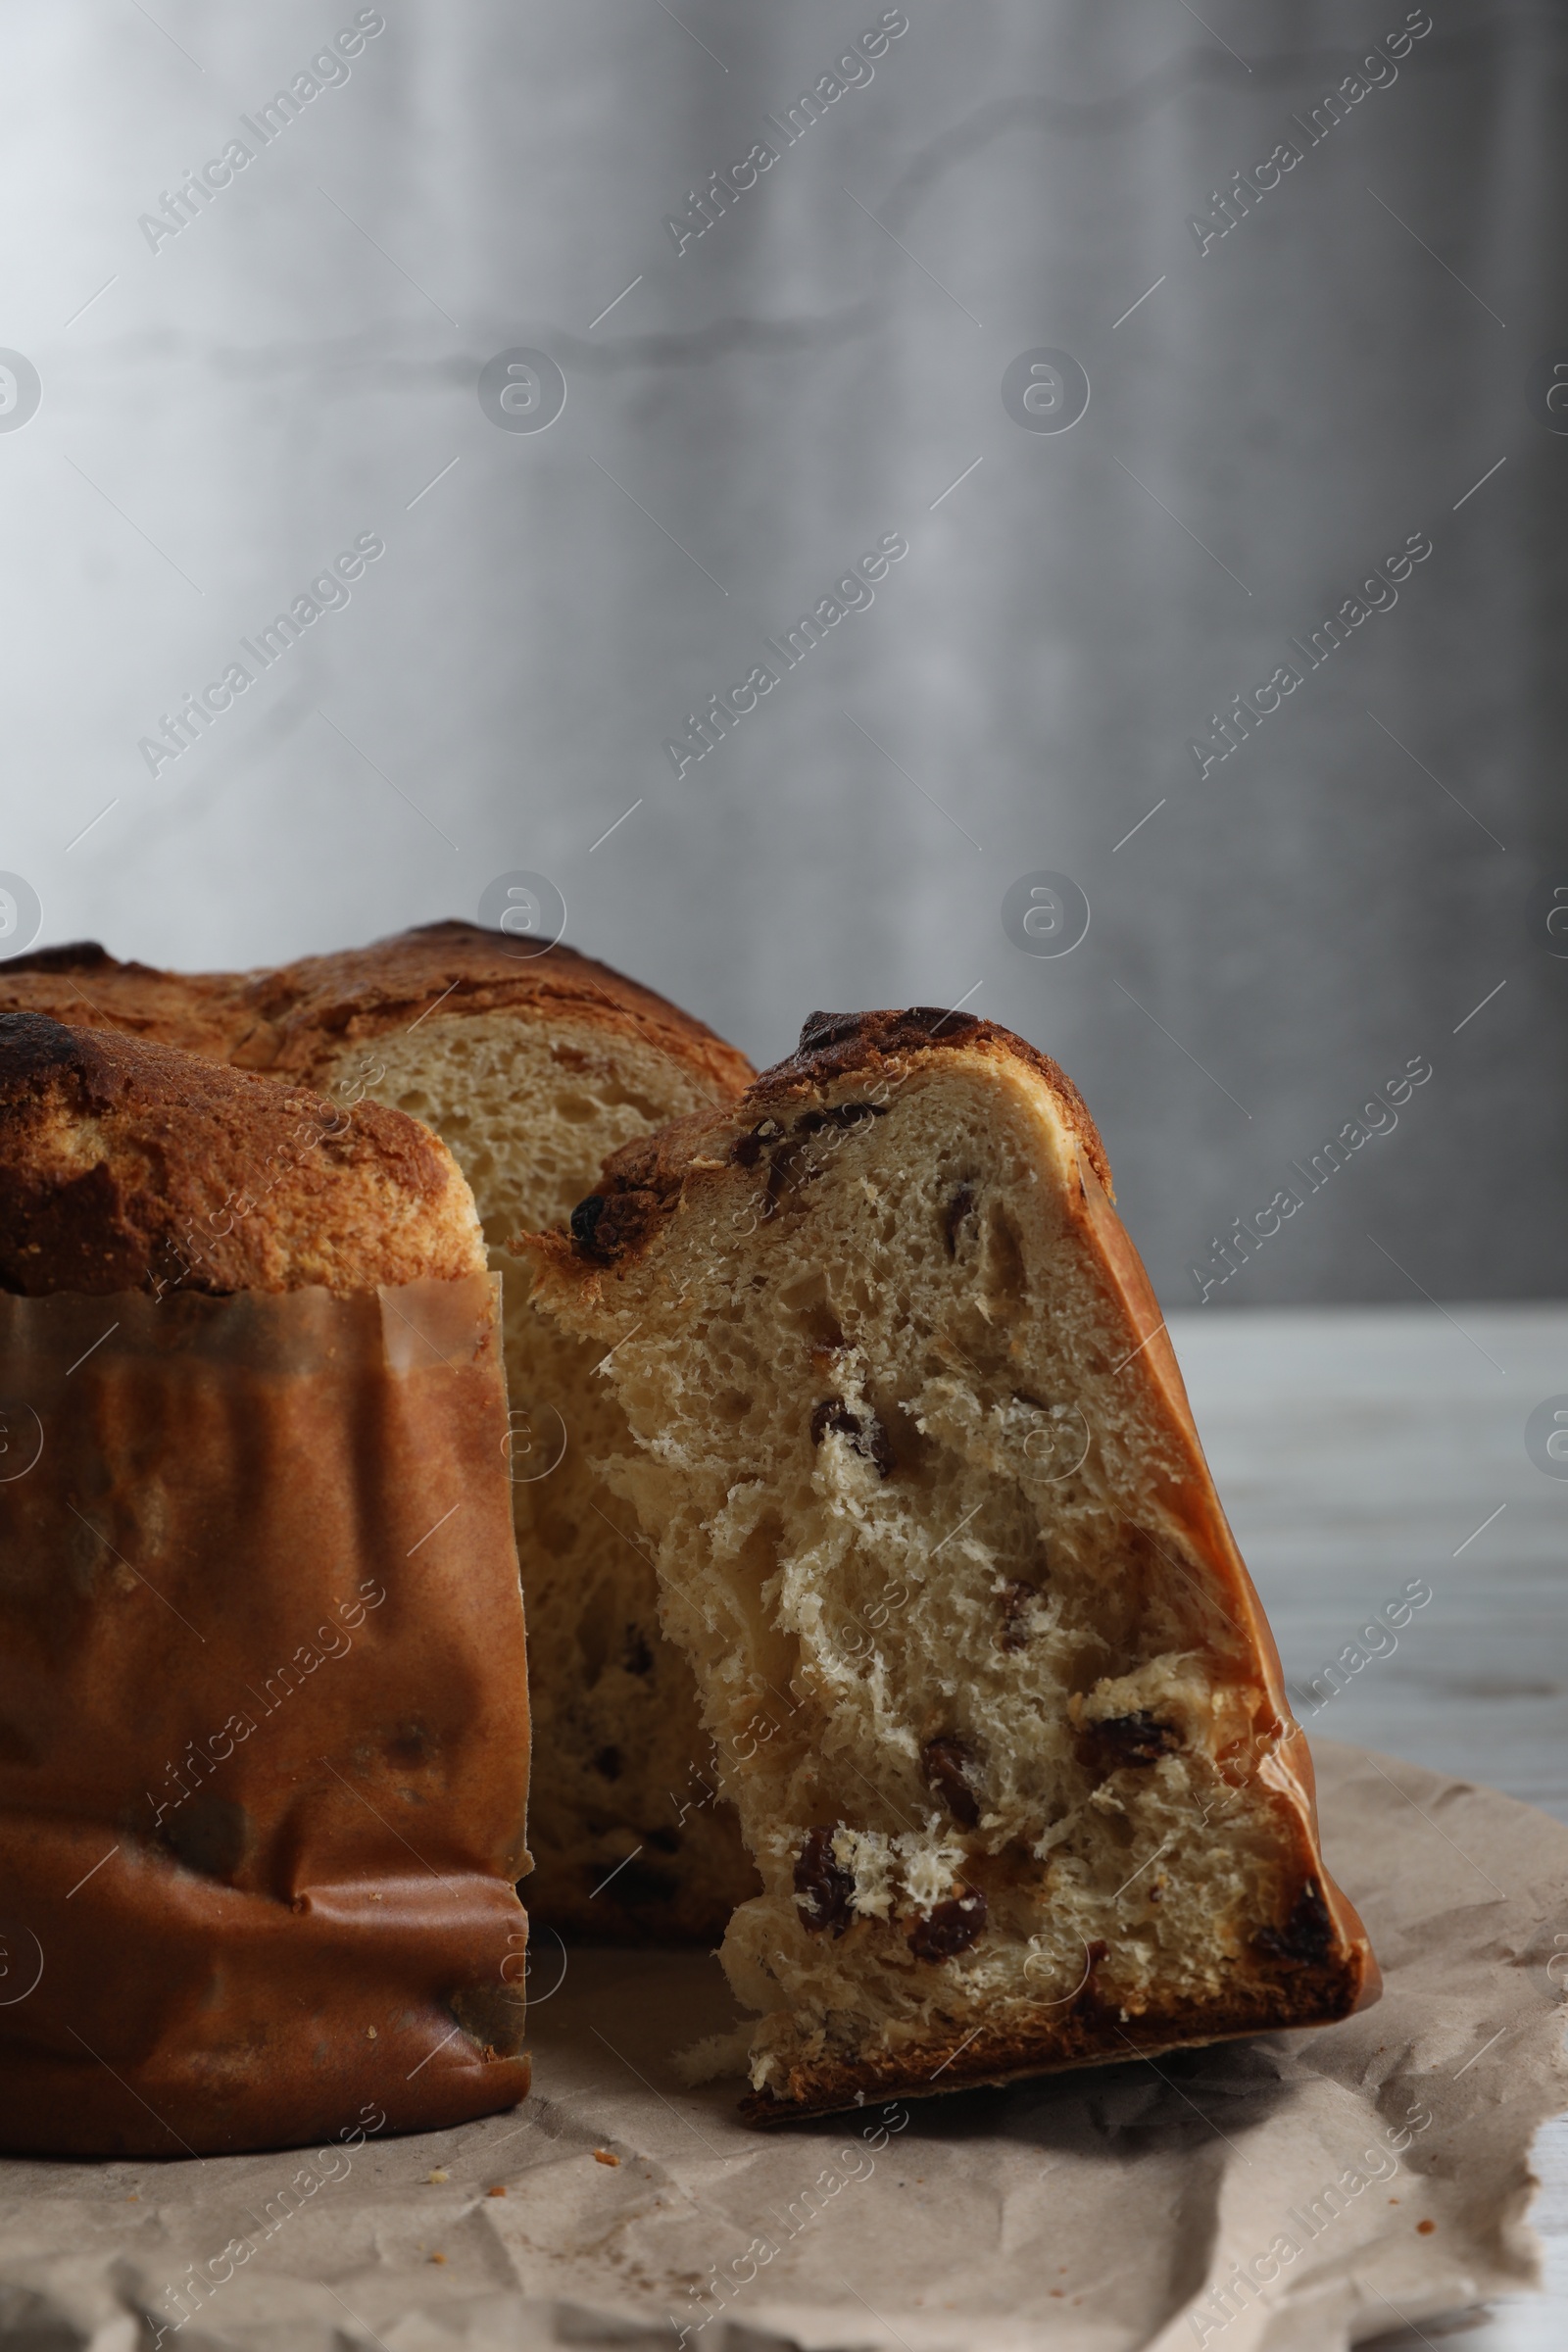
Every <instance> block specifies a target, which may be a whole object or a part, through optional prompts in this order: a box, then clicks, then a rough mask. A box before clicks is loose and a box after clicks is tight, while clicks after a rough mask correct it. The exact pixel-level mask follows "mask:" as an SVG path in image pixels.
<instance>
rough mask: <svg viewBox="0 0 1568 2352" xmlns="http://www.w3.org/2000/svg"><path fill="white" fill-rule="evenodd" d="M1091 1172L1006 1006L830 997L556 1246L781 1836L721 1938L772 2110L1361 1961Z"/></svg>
mask: <svg viewBox="0 0 1568 2352" xmlns="http://www.w3.org/2000/svg"><path fill="white" fill-rule="evenodd" d="M949 1024H951V1025H952V1034H950V1035H938V1034H934V1029H935V1027H936V1026H937V1025H940V1026H941V1027H943V1028H946V1027H947V1026H948V1025H949ZM1106 1183H1108V1170H1107V1169H1106V1168H1105V1166H1104V1160H1103V1150H1102V1148H1101V1146H1100V1141H1099V1138H1098V1136H1097V1135H1096V1134H1095V1132H1094V1129H1093V1126H1092V1123H1091V1122H1090V1121H1089V1118H1088V1113H1087V1112H1086V1111H1085V1110H1084V1108H1083V1105H1082V1103H1081V1102H1080V1101H1079V1099H1078V1097H1077V1095H1076V1093H1075V1092H1074V1090H1072V1089H1071V1088H1070V1086H1069V1085H1068V1083H1067V1082H1066V1080H1065V1079H1064V1078H1062V1077H1061V1075H1060V1073H1059V1072H1056V1071H1055V1070H1054V1065H1051V1064H1049V1063H1047V1062H1046V1061H1045V1060H1044V1059H1043V1058H1042V1057H1041V1056H1040V1055H1038V1054H1034V1053H1033V1052H1032V1050H1031V1049H1028V1048H1026V1047H1024V1046H1022V1045H1021V1044H1020V1043H1019V1041H1016V1040H1013V1039H1011V1038H1009V1037H1008V1036H1007V1034H1006V1033H1005V1032H1003V1031H999V1030H996V1029H994V1028H992V1027H991V1026H990V1025H989V1024H985V1023H976V1022H974V1021H972V1020H969V1019H967V1018H966V1017H965V1016H958V1015H941V1016H939V1015H936V1014H931V1015H926V1014H923V1013H917V1014H909V1015H894V1014H886V1015H867V1016H848V1017H847V1018H846V1019H844V1020H843V1021H839V1022H836V1023H835V1022H834V1021H832V1020H830V1019H829V1018H828V1016H813V1021H812V1022H811V1023H809V1024H808V1028H807V1032H806V1034H805V1037H804V1039H803V1052H802V1053H801V1054H798V1055H797V1056H796V1057H795V1059H794V1060H792V1061H791V1062H787V1063H785V1064H782V1065H781V1066H780V1068H779V1069H778V1070H776V1071H772V1072H769V1073H767V1074H766V1075H764V1076H763V1077H762V1078H761V1079H760V1080H759V1082H758V1084H757V1085H756V1087H754V1088H753V1089H752V1090H751V1092H750V1093H749V1094H748V1095H747V1096H746V1097H745V1098H744V1099H743V1100H742V1102H741V1103H739V1104H737V1105H735V1106H734V1107H733V1108H732V1109H729V1110H726V1111H721V1112H715V1113H710V1114H709V1115H707V1116H706V1117H700V1118H695V1119H690V1120H688V1121H686V1122H685V1124H684V1126H683V1127H682V1128H680V1129H678V1130H675V1131H671V1132H666V1134H664V1135H663V1136H661V1137H659V1138H656V1139H654V1140H653V1141H652V1142H650V1143H644V1144H641V1145H633V1146H631V1147H630V1148H628V1149H627V1150H626V1151H624V1152H622V1153H621V1154H620V1155H619V1158H618V1159H617V1160H615V1161H613V1162H612V1163H611V1164H610V1165H609V1166H608V1167H607V1169H606V1171H605V1176H604V1179H603V1181H602V1183H601V1187H600V1190H599V1192H598V1194H597V1195H596V1196H594V1197H593V1198H591V1199H590V1200H589V1201H585V1202H584V1203H582V1204H580V1205H579V1208H578V1211H577V1213H576V1215H575V1217H574V1219H573V1233H574V1235H575V1237H576V1238H575V1239H574V1240H573V1241H572V1242H571V1243H569V1244H568V1243H567V1242H566V1241H565V1240H564V1238H560V1239H556V1240H554V1241H550V1240H546V1241H543V1242H540V1243H536V1244H534V1245H532V1247H531V1251H530V1254H531V1256H532V1258H533V1261H534V1263H535V1264H536V1266H537V1267H538V1269H539V1278H538V1296H539V1300H540V1303H541V1305H542V1306H544V1307H545V1308H546V1309H547V1310H548V1311H549V1312H550V1313H551V1314H552V1315H553V1316H554V1317H555V1318H556V1319H557V1320H558V1322H559V1323H560V1324H561V1326H562V1328H563V1329H564V1330H565V1331H568V1332H570V1333H573V1334H575V1335H579V1336H581V1337H582V1338H583V1339H585V1340H586V1341H587V1342H588V1344H589V1346H590V1347H591V1348H597V1349H599V1350H600V1351H601V1353H602V1357H603V1373H602V1377H603V1380H604V1384H605V1386H606V1387H607V1388H609V1389H611V1390H613V1393H614V1395H615V1396H616V1397H617V1398H618V1401H619V1406H620V1408H621V1411H622V1413H623V1414H624V1418H625V1421H626V1423H627V1425H628V1426H629V1430H630V1434H631V1437H632V1440H633V1444H632V1446H630V1447H629V1448H627V1449H626V1450H625V1451H623V1452H622V1453H621V1454H620V1455H619V1456H618V1458H617V1459H616V1460H615V1461H614V1462H613V1466H612V1468H611V1472H610V1475H611V1477H612V1480H613V1484H614V1486H615V1488H616V1490H617V1492H618V1493H619V1495H622V1496H623V1497H624V1498H625V1501H626V1502H627V1503H629V1504H631V1505H632V1506H634V1508H635V1510H636V1514H637V1518H638V1521H639V1523H640V1524H641V1526H642V1528H643V1529H644V1530H645V1531H646V1532H647V1534H648V1536H649V1537H650V1538H651V1539H652V1541H653V1542H654V1543H655V1544H657V1546H658V1554H659V1561H660V1572H661V1587H662V1616H663V1624H664V1627H665V1630H666V1632H667V1633H668V1634H669V1635H670V1636H671V1638H672V1639H673V1641H674V1642H677V1643H678V1645H679V1646H680V1648H681V1649H682V1650H683V1651H684V1653H685V1654H686V1655H687V1656H688V1657H689V1658H690V1659H691V1660H692V1663H693V1666H694V1668H695V1673H696V1680H697V1684H698V1687H699V1690H700V1692H701V1697H702V1708H703V1718H704V1723H705V1726H706V1729H707V1732H708V1734H709V1737H710V1740H711V1757H712V1770H713V1776H714V1779H715V1782H716V1784H717V1786H718V1787H719V1788H720V1789H722V1790H723V1792H724V1793H725V1794H726V1795H727V1796H729V1797H730V1798H731V1799H732V1800H733V1802H734V1803H735V1805H736V1806H737V1808H738V1811H739V1816H740V1822H741V1827H742V1831H743V1834H744V1837H745V1839H746V1843H747V1846H748V1848H749V1850H750V1852H751V1855H752V1857H753V1860H754V1862H755V1865H756V1868H757V1870H758V1872H759V1874H760V1880H761V1891H760V1893H759V1894H757V1895H755V1896H753V1897H752V1898H751V1899H749V1900H748V1901H746V1902H744V1903H742V1904H741V1905H740V1907H739V1909H738V1910H737V1911H736V1913H735V1915H734V1917H733V1919H732V1920H731V1922H730V1925H729V1928H728V1932H727V1934H726V1936H725V1939H724V1944H723V1952H722V1957H723V1962H724V1966H725V1969H726V1972H727V1974H728V1977H729V1980H730V1983H731V1985H732V1986H733V1988H734V1990H735V1992H736V1993H737V1995H738V1996H739V1997H740V1999H741V2000H742V2001H743V2002H744V2003H745V2004H746V2005H747V2006H748V2007H749V2008H750V2009H751V2010H753V2011H754V2012H756V2013H757V2016H758V2020H759V2022H758V2025H757V2027H756V2031H755V2033H754V2035H753V2039H752V2045H751V2060H750V2067H751V2081H752V2084H753V2088H754V2098H753V2101H752V2112H753V2113H754V2114H755V2115H756V2116H757V2117H758V2118H759V2120H771V2119H772V2118H773V2117H774V2116H778V2115H783V2114H787V2113H799V2112H807V2111H810V2110H811V2109H813V2108H827V2107H831V2106H835V2105H842V2104H847V2103H849V2102H851V2101H852V2100H854V2099H855V2098H857V2097H859V2096H864V2095H867V2093H868V2092H869V2091H871V2090H873V2089H875V2090H879V2091H880V2090H886V2089H890V2088H893V2087H895V2086H896V2087H899V2088H900V2089H904V2090H913V2091H918V2090H922V2089H942V2088H946V2087H950V2086H952V2085H953V2084H954V2083H956V2082H962V2081H975V2080H996V2079H1002V2078H1005V2076H1008V2075H1010V2074H1015V2073H1022V2072H1030V2071H1035V2070H1037V2069H1039V2068H1041V2067H1046V2066H1055V2065H1063V2064H1081V2063H1089V2062H1094V2061H1097V2060H1103V2058H1105V2057H1110V2056H1127V2055H1132V2054H1135V2053H1136V2052H1137V2051H1140V2050H1144V2049H1156V2048H1160V2047H1166V2046H1170V2045H1171V2044H1173V2043H1178V2042H1182V2041H1201V2040H1205V2039H1212V2038H1215V2037H1217V2036H1218V2035H1220V2034H1227V2033H1238V2032H1245V2031H1251V2030H1256V2029H1258V2028H1259V2027H1262V2026H1266V2025H1271V2024H1287V2023H1306V2022H1311V2021H1312V2020H1313V2019H1317V2018H1326V2017H1331V2016H1337V2015H1341V2014H1344V2013H1345V2012H1346V2011H1347V2010H1348V2008H1350V2007H1351V2006H1353V2005H1354V2003H1355V2001H1356V1999H1357V1998H1358V1997H1360V1996H1362V1995H1363V1993H1364V1990H1365V1987H1366V1985H1367V1982H1368V1979H1369V1970H1370V1957H1369V1955H1368V1954H1367V1952H1366V1948H1365V1944H1364V1939H1360V1931H1359V1926H1358V1923H1356V1922H1355V1921H1354V1918H1353V1914H1351V1913H1350V1912H1349V1911H1348V1906H1346V1905H1345V1904H1344V1901H1343V1898H1342V1897H1340V1896H1338V1894H1337V1893H1336V1892H1335V1890H1334V1889H1333V1888H1332V1887H1330V1886H1329V1884H1328V1882H1327V1881H1326V1880H1325V1879H1324V1878H1323V1875H1322V1868H1321V1860H1320V1857H1319V1855H1318V1851H1317V1845H1316V1835H1315V1825H1314V1821H1313V1817H1312V1811H1311V1802H1310V1794H1309V1784H1303V1779H1302V1774H1303V1772H1304V1770H1305V1767H1304V1766H1303V1765H1302V1763H1301V1762H1300V1761H1299V1754H1298V1755H1297V1757H1296V1760H1295V1761H1294V1763H1292V1762H1290V1761H1289V1759H1290V1757H1291V1755H1292V1752H1293V1751H1292V1747H1291V1742H1292V1741H1293V1740H1294V1741H1295V1742H1296V1747H1297V1749H1298V1750H1299V1735H1296V1734H1295V1727H1294V1726H1292V1725H1290V1723H1289V1721H1288V1717H1287V1713H1286V1709H1285V1704H1284V1697H1283V1691H1282V1690H1281V1689H1280V1686H1279V1683H1278V1669H1277V1660H1275V1659H1274V1657H1273V1653H1272V1648H1271V1645H1270V1644H1269V1642H1268V1637H1267V1633H1266V1629H1265V1628H1264V1627H1263V1625H1262V1621H1261V1617H1260V1615H1259V1613H1258V1611H1257V1604H1256V1600H1255V1596H1254V1595H1253V1594H1252V1593H1251V1589H1250V1584H1249V1583H1248V1581H1247V1578H1246V1573H1245V1570H1244V1569H1243V1568H1242V1565H1241V1562H1240V1560H1239V1558H1238V1557H1237V1555H1236V1553H1235V1549H1234V1545H1233V1544H1231V1542H1230V1539H1229V1536H1228V1533H1227V1532H1226V1531H1225V1529H1224V1523H1223V1520H1222V1518H1221V1517H1220V1514H1219V1510H1218V1505H1217V1502H1216V1501H1215V1499H1214V1497H1213V1494H1212V1489H1211V1487H1210V1486H1209V1483H1208V1480H1207V1474H1206V1471H1205V1470H1204V1468H1203V1465H1202V1461H1201V1453H1200V1452H1199V1449H1198V1446H1197V1441H1196V1436H1195V1434H1194V1433H1193V1431H1192V1427H1191V1422H1190V1418H1189V1417H1188V1416H1187V1413H1186V1407H1185V1399H1184V1398H1182V1397H1181V1392H1180V1382H1179V1376H1177V1374H1176V1372H1175V1367H1174V1360H1173V1359H1172V1358H1171V1357H1170V1356H1169V1351H1168V1345H1167V1344H1165V1343H1164V1342H1163V1341H1162V1340H1160V1339H1159V1338H1157V1336H1156V1337H1155V1338H1154V1339H1153V1340H1152V1342H1151V1335H1152V1334H1155V1331H1156V1324H1157V1308H1154V1307H1153V1305H1152V1299H1150V1298H1149V1295H1148V1293H1147V1286H1146V1285H1143V1278H1142V1274H1141V1269H1138V1268H1137V1263H1136V1259H1135V1258H1134V1257H1133V1255H1132V1251H1131V1246H1130V1244H1128V1243H1127V1242H1126V1238H1125V1236H1124V1235H1123V1234H1122V1233H1121V1229H1120V1228H1119V1226H1117V1225H1116V1221H1115V1218H1114V1214H1113V1212H1112V1211H1111V1210H1110V1208H1109V1206H1108V1201H1107V1200H1106V1195H1105V1192H1104V1190H1103V1187H1104V1185H1105V1184H1106ZM1107 1236H1109V1237H1110V1239H1109V1240H1107ZM1129 1268H1130V1269H1131V1272H1129ZM1134 1277H1136V1280H1135V1279H1134ZM1140 1286H1142V1288H1140Z"/></svg>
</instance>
